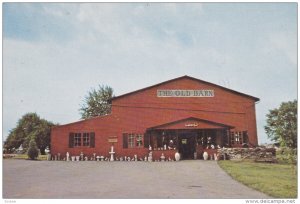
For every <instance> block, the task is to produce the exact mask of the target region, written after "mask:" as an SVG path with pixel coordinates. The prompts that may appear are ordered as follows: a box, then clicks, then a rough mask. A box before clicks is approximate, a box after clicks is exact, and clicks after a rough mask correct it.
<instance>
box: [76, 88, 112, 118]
mask: <svg viewBox="0 0 300 204" xmlns="http://www.w3.org/2000/svg"><path fill="white" fill-rule="evenodd" d="M112 97H113V89H112V88H111V87H109V86H100V85H99V89H98V90H96V89H92V90H91V91H90V92H89V93H88V95H87V96H86V97H85V101H84V104H83V105H81V108H80V109H79V111H80V114H81V118H82V119H87V118H92V117H95V116H100V115H107V114H109V113H110V112H111V104H110V103H109V100H110V99H111V98H112Z"/></svg>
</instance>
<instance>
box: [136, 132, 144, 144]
mask: <svg viewBox="0 0 300 204" xmlns="http://www.w3.org/2000/svg"><path fill="white" fill-rule="evenodd" d="M136 146H137V147H141V146H143V135H141V134H139V135H137V136H136Z"/></svg>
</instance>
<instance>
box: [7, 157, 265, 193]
mask: <svg viewBox="0 0 300 204" xmlns="http://www.w3.org/2000/svg"><path fill="white" fill-rule="evenodd" d="M3 198H7V199H8V198H10V199H17V198H41V199H43V198H47V199H49V198H70V199H71V198H86V199H89V198H94V199H95V198H116V199H117V198H132V199H134V198H186V199H189V198H202V199H203V198H214V199H219V198H243V199H251V198H252V199H254V198H255V199H258V198H270V197H269V196H267V195H265V194H263V193H260V192H258V191H255V190H253V189H250V188H248V187H246V186H244V185H242V184H240V183H238V182H236V181H235V180H233V179H232V178H231V177H230V176H228V175H227V174H226V173H225V172H224V171H222V169H221V168H220V167H219V166H218V164H217V163H216V162H215V161H202V160H196V161H195V160H190V161H180V162H151V163H150V162H92V161H87V162H63V161H29V160H3Z"/></svg>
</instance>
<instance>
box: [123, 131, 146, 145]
mask: <svg viewBox="0 0 300 204" xmlns="http://www.w3.org/2000/svg"><path fill="white" fill-rule="evenodd" d="M143 137H144V135H143V134H135V133H124V134H123V148H135V147H138V148H140V147H143Z"/></svg>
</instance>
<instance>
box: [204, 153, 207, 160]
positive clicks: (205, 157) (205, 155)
mask: <svg viewBox="0 0 300 204" xmlns="http://www.w3.org/2000/svg"><path fill="white" fill-rule="evenodd" d="M203 159H204V160H207V159H208V153H207V152H204V153H203Z"/></svg>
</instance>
